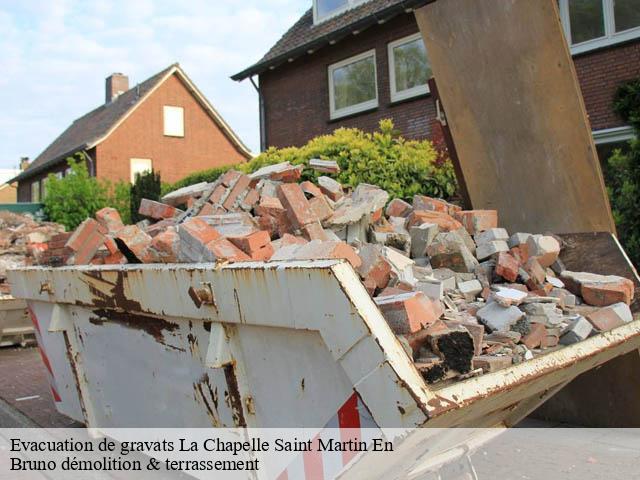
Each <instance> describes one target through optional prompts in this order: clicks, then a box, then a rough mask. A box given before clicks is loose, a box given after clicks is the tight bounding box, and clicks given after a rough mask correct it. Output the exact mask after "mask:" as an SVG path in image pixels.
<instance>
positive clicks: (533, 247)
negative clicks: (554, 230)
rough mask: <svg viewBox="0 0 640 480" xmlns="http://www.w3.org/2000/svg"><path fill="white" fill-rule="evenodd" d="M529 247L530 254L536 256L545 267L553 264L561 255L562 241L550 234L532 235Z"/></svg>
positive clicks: (528, 242)
mask: <svg viewBox="0 0 640 480" xmlns="http://www.w3.org/2000/svg"><path fill="white" fill-rule="evenodd" d="M527 247H528V249H529V256H530V257H536V258H537V259H538V263H540V265H542V266H543V267H545V268H546V267H549V266H551V265H553V262H555V261H556V260H557V259H558V256H559V255H560V243H559V242H558V241H557V240H556V239H555V238H553V237H552V236H550V235H531V236H530V237H529V238H527Z"/></svg>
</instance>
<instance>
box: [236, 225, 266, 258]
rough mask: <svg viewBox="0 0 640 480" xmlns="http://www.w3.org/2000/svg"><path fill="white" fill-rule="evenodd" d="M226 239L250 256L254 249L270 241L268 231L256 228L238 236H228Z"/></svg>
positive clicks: (256, 249)
mask: <svg viewBox="0 0 640 480" xmlns="http://www.w3.org/2000/svg"><path fill="white" fill-rule="evenodd" d="M228 239H229V241H230V242H231V243H233V244H234V245H235V246H236V247H238V248H239V249H240V250H242V251H243V252H244V253H246V254H247V255H249V256H250V257H253V255H254V253H255V252H256V251H258V250H259V249H261V248H262V247H264V246H265V245H267V244H268V243H270V242H271V237H270V236H269V232H267V231H265V230H258V231H257V232H251V233H249V234H248V235H243V236H239V237H228Z"/></svg>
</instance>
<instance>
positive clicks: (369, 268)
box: [358, 244, 391, 289]
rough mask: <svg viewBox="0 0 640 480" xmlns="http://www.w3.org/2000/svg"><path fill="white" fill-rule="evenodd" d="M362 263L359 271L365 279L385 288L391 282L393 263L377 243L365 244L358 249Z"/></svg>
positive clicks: (380, 287)
mask: <svg viewBox="0 0 640 480" xmlns="http://www.w3.org/2000/svg"><path fill="white" fill-rule="evenodd" d="M358 255H359V256H360V259H361V261H362V264H361V265H360V267H359V268H358V273H359V274H360V276H361V277H362V278H363V279H365V280H369V281H371V282H373V284H374V285H375V286H376V287H377V288H379V289H383V288H385V287H386V286H387V285H388V284H389V279H390V278H391V265H390V264H389V262H388V261H387V259H386V258H385V257H384V255H383V254H382V248H380V247H379V246H377V245H371V244H365V245H363V246H362V247H361V248H360V250H359V251H358Z"/></svg>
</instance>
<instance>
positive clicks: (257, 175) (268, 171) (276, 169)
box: [249, 162, 303, 180]
mask: <svg viewBox="0 0 640 480" xmlns="http://www.w3.org/2000/svg"><path fill="white" fill-rule="evenodd" d="M292 169H299V170H302V169H303V167H302V165H299V166H297V167H294V166H293V165H291V163H289V162H282V163H277V164H275V165H267V166H266V167H262V168H259V169H258V170H256V171H255V172H253V173H252V174H250V175H249V178H251V179H252V180H261V179H263V178H269V177H270V176H271V175H274V174H276V173H282V172H286V171H287V170H292Z"/></svg>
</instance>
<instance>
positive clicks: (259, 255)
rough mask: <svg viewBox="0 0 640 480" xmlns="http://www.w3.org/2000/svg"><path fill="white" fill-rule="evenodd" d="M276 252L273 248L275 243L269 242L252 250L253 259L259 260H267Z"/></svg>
mask: <svg viewBox="0 0 640 480" xmlns="http://www.w3.org/2000/svg"><path fill="white" fill-rule="evenodd" d="M274 252H275V249H274V248H273V245H272V244H271V243H267V244H266V245H265V246H264V247H261V248H259V249H258V250H255V251H254V252H252V253H251V259H252V260H255V261H258V262H266V261H267V260H269V259H270V258H271V257H272V256H273V253H274Z"/></svg>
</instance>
